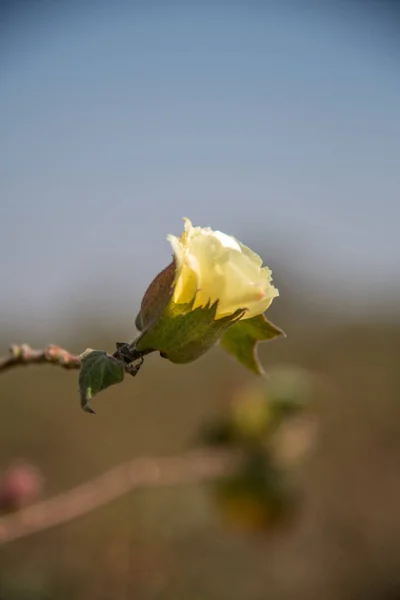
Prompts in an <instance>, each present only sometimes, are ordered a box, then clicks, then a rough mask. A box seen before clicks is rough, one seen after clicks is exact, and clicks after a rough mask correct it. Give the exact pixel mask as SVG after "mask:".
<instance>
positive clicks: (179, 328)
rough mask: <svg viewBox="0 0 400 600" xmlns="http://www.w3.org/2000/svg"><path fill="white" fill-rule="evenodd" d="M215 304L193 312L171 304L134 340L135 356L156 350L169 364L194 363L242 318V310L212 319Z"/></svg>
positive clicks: (214, 313)
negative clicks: (136, 351) (138, 353)
mask: <svg viewBox="0 0 400 600" xmlns="http://www.w3.org/2000/svg"><path fill="white" fill-rule="evenodd" d="M217 304H218V303H217V302H216V303H214V304H212V305H207V306H202V307H198V308H195V309H194V310H193V308H192V307H193V303H189V304H174V303H173V302H172V301H171V302H170V303H169V304H168V306H167V308H166V310H165V311H164V312H163V314H162V315H161V316H159V318H158V319H157V320H156V321H155V322H153V323H152V324H151V325H150V326H149V327H148V328H147V329H146V330H145V331H144V332H143V333H142V334H141V335H140V336H139V337H138V338H137V340H135V342H134V345H135V348H136V349H137V350H138V351H139V352H148V351H150V350H158V351H159V352H160V354H161V356H163V357H164V358H167V359H168V360H170V361H171V362H173V363H188V362H192V361H193V360H196V359H197V358H199V357H200V356H201V355H202V354H204V353H205V352H207V350H209V349H210V348H211V347H212V346H213V345H214V344H216V343H217V342H218V340H219V339H220V338H221V336H222V335H223V334H224V333H225V331H226V330H227V329H228V328H229V327H231V326H232V324H234V323H235V322H236V321H237V320H238V319H240V318H241V317H242V315H243V312H244V311H243V309H238V310H237V311H236V312H235V313H234V314H232V315H229V316H228V317H223V318H222V319H216V318H215V315H216V311H217Z"/></svg>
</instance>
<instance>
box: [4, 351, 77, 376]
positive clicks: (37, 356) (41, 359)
mask: <svg viewBox="0 0 400 600" xmlns="http://www.w3.org/2000/svg"><path fill="white" fill-rule="evenodd" d="M43 363H48V364H51V365H58V366H59V367H62V368H63V369H80V368H81V361H80V358H79V356H76V355H75V354H71V353H70V352H68V350H64V348H60V346H55V345H53V344H51V345H50V346H47V347H46V348H45V349H44V350H35V349H33V348H31V347H30V346H29V345H28V344H21V345H12V346H11V347H10V354H9V356H6V357H4V358H0V373H1V372H2V371H6V370H8V369H12V368H13V367H19V366H23V365H34V364H43Z"/></svg>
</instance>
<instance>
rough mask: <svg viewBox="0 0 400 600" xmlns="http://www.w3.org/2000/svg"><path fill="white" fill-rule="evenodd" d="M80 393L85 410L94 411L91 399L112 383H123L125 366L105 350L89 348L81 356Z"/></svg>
mask: <svg viewBox="0 0 400 600" xmlns="http://www.w3.org/2000/svg"><path fill="white" fill-rule="evenodd" d="M80 359H81V370H80V373H79V393H80V397H81V406H82V408H83V410H84V411H86V412H89V413H94V410H93V409H92V408H91V407H90V406H89V401H90V400H91V399H92V398H93V396H95V395H96V394H98V393H99V392H101V391H102V390H105V389H106V388H108V387H109V386H110V385H114V384H115V383H121V381H122V380H123V378H124V375H125V366H124V364H123V363H122V362H121V361H120V360H117V359H116V358H114V357H113V356H111V355H110V354H107V352H104V351H103V350H92V349H90V348H89V349H88V350H85V352H83V354H81V356H80Z"/></svg>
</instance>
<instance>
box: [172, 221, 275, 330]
mask: <svg viewBox="0 0 400 600" xmlns="http://www.w3.org/2000/svg"><path fill="white" fill-rule="evenodd" d="M184 221H185V230H184V232H183V233H182V235H181V237H180V238H177V237H175V236H174V235H168V236H167V239H168V240H169V241H170V243H171V245H172V248H173V250H174V254H175V263H176V273H175V281H174V290H173V296H172V300H173V302H174V303H175V304H186V303H189V302H191V301H193V299H194V304H193V309H194V308H197V307H199V306H206V305H207V304H208V303H210V304H214V303H215V302H216V301H217V300H218V305H217V312H216V318H217V319H220V318H222V317H225V316H228V315H232V314H233V313H234V312H236V311H237V310H238V309H240V308H242V309H245V311H246V312H245V314H244V316H243V319H250V318H251V317H254V316H256V315H259V314H261V313H263V312H264V311H265V310H267V308H268V307H269V305H270V304H271V302H272V300H273V298H275V297H276V296H278V295H279V292H278V290H277V289H276V288H275V287H274V286H273V285H272V283H271V281H272V277H271V271H270V270H269V269H268V267H263V266H262V260H261V258H260V257H259V256H258V254H255V253H254V252H253V251H252V250H250V248H247V246H244V245H243V244H241V243H240V242H239V241H238V240H236V239H235V238H234V237H231V236H230V235H226V234H225V233H222V232H221V231H213V230H212V229H210V228H209V227H204V228H202V227H193V226H192V223H191V222H190V221H189V219H184Z"/></svg>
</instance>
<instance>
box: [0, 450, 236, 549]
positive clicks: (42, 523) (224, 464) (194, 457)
mask: <svg viewBox="0 0 400 600" xmlns="http://www.w3.org/2000/svg"><path fill="white" fill-rule="evenodd" d="M236 460H237V456H235V455H234V454H233V453H226V452H225V453H221V452H216V451H213V452H211V451H196V452H191V453H187V454H182V455H179V456H172V457H161V458H135V459H133V460H130V461H128V462H126V463H123V464H120V465H118V466H116V467H114V468H112V469H110V470H109V471H107V472H106V473H104V474H103V475H100V476H99V477H96V478H95V479H92V480H90V481H87V482H86V483H83V484H81V485H78V486H77V487H74V488H72V489H71V490H69V491H67V492H63V493H61V494H59V495H57V496H54V497H52V498H49V499H48V500H44V501H41V502H38V503H36V504H33V505H32V506H28V507H26V508H23V509H21V510H19V511H18V512H16V513H13V514H9V515H6V516H3V517H0V544H5V543H7V542H12V541H14V540H17V539H19V538H22V537H25V536H28V535H31V534H33V533H38V532H40V531H44V530H46V529H49V528H51V527H55V526H56V525H62V524H64V523H67V522H69V521H72V520H73V519H76V518H77V517H81V516H83V515H85V514H87V513H89V512H91V511H92V510H95V509H96V508H99V507H101V506H104V505H105V504H108V503H109V502H112V501H113V500H116V499H117V498H120V497H121V496H123V495H124V494H126V493H128V492H131V491H132V490H135V489H139V488H140V489H143V488H152V487H162V486H170V485H182V484H191V483H198V482H203V481H210V480H213V479H216V478H218V477H221V476H225V475H227V474H229V473H231V472H232V470H233V469H234V466H235V464H236Z"/></svg>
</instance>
